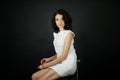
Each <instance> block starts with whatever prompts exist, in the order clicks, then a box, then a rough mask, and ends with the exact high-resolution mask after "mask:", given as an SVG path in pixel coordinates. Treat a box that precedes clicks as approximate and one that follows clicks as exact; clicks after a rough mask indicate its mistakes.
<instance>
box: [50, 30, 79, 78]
mask: <svg viewBox="0 0 120 80" xmlns="http://www.w3.org/2000/svg"><path fill="white" fill-rule="evenodd" d="M68 33H72V34H74V33H73V32H72V31H71V30H64V31H59V32H58V33H55V32H54V33H53V35H54V40H53V44H54V48H55V51H56V54H57V57H59V56H60V55H61V54H62V51H63V46H64V41H65V38H66V36H67V34H68ZM74 35H75V34H74ZM76 62H77V55H76V52H75V48H74V38H73V39H72V42H71V46H70V49H69V53H68V57H67V59H66V60H64V61H63V62H61V63H58V64H56V65H54V66H51V67H50V68H52V69H54V70H55V71H56V72H57V73H58V74H59V75H60V76H61V77H64V76H68V75H73V74H74V73H75V72H76V69H77V63H76Z"/></svg>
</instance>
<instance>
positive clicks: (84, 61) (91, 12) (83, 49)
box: [1, 0, 119, 80]
mask: <svg viewBox="0 0 120 80" xmlns="http://www.w3.org/2000/svg"><path fill="white" fill-rule="evenodd" d="M1 6H2V9H1V10H2V11H1V13H2V15H1V17H2V23H1V46H2V47H1V55H3V56H2V58H1V59H2V60H1V61H2V64H1V66H3V68H2V73H3V75H5V76H6V77H3V78H5V79H7V78H8V79H10V78H11V79H12V80H13V79H15V80H18V79H20V80H30V79H31V75H32V73H34V72H35V71H36V70H37V69H36V68H37V66H38V65H39V61H40V60H41V59H42V58H43V57H49V56H52V55H53V54H54V47H53V44H52V40H53V29H52V27H51V16H52V14H53V12H54V11H55V10H57V9H60V8H63V9H65V10H67V11H68V12H69V13H70V15H71V17H72V19H73V32H74V33H75V34H76V37H75V44H74V45H75V48H76V53H77V55H78V59H80V60H81V62H80V66H79V79H81V80H88V79H95V80H104V79H105V80H107V79H111V78H114V79H115V78H116V77H117V76H119V73H117V72H118V70H119V68H118V67H119V63H118V62H119V61H118V57H117V53H119V52H118V51H119V50H118V49H119V47H118V45H119V34H118V33H119V32H118V29H117V27H118V11H119V9H118V4H117V2H115V1H110V0H108V1H99V0H98V1H93V0H88V1H87V0H78V1H77V0H43V1H42V0H40V1H34V0H30V1H29V0H28V1H9V2H3V3H1ZM5 79H4V80H5Z"/></svg>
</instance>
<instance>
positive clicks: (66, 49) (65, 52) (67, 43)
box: [43, 33, 73, 68]
mask: <svg viewBox="0 0 120 80" xmlns="http://www.w3.org/2000/svg"><path fill="white" fill-rule="evenodd" d="M72 38H73V34H72V33H69V34H68V35H67V37H66V39H65V43H64V48H63V52H62V55H61V56H59V57H58V58H56V59H54V60H53V61H51V62H49V63H45V64H44V65H43V67H44V68H47V67H50V66H52V65H55V64H57V63H60V62H62V61H64V60H65V59H66V58H67V56H68V52H69V48H70V45H71V41H72Z"/></svg>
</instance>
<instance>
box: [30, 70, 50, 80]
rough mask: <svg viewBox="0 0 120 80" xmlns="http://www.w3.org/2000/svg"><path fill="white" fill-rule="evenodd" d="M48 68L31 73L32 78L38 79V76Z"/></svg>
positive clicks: (33, 79)
mask: <svg viewBox="0 0 120 80" xmlns="http://www.w3.org/2000/svg"><path fill="white" fill-rule="evenodd" d="M48 70H49V69H48V68H47V69H42V70H39V71H37V72H35V73H33V74H32V80H38V78H40V77H41V76H43V75H44V74H45V73H46V72H48Z"/></svg>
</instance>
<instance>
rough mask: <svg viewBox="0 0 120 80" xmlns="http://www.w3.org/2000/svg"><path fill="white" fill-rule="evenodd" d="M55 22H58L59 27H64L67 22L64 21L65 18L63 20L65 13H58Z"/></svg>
mask: <svg viewBox="0 0 120 80" xmlns="http://www.w3.org/2000/svg"><path fill="white" fill-rule="evenodd" d="M55 23H56V25H57V27H58V28H59V29H64V26H65V22H64V20H63V15H61V14H57V15H56V16H55Z"/></svg>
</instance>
